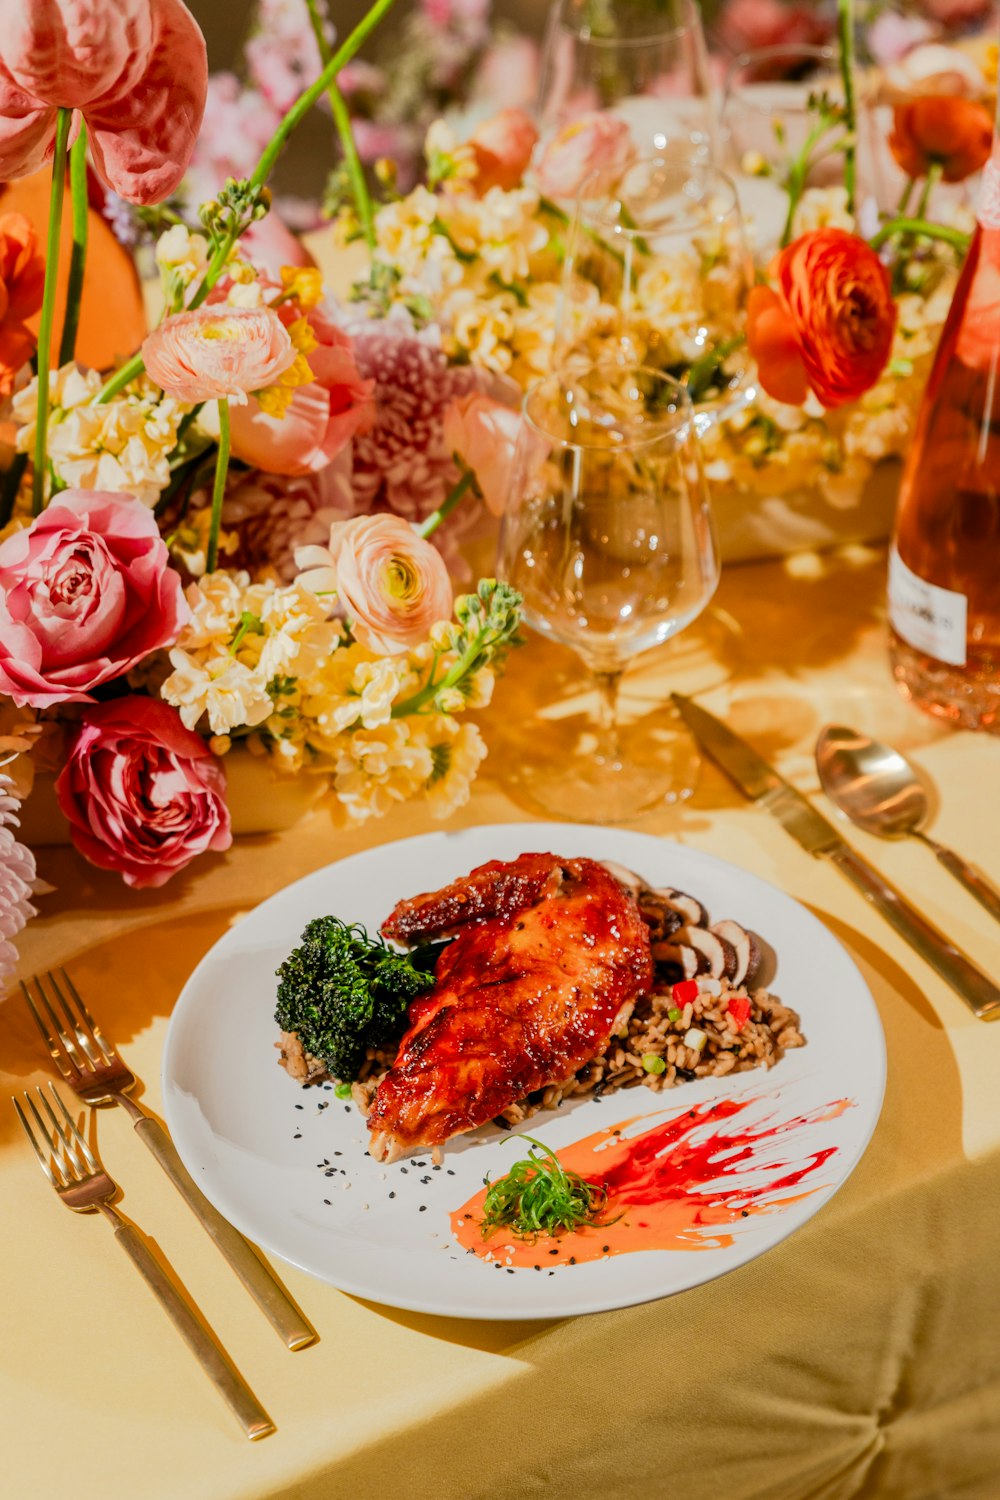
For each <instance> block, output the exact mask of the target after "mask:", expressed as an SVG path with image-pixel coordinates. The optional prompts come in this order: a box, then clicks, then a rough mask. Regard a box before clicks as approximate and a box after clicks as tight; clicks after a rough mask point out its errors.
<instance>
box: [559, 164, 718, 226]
mask: <svg viewBox="0 0 1000 1500" xmlns="http://www.w3.org/2000/svg"><path fill="white" fill-rule="evenodd" d="M650 162H663V164H664V165H665V166H670V165H672V163H671V161H670V158H669V157H668V156H667V155H666V154H665V153H664V152H663V151H655V152H650V153H649V154H648V155H644V156H637V157H636V158H635V159H634V160H633V161H630V162H629V163H628V165H627V166H626V167H623V168H622V171H621V173H620V175H619V177H618V178H617V179H616V182H618V183H620V182H621V180H622V178H623V177H625V175H626V174H627V173H628V172H631V171H632V170H633V168H635V167H642V166H644V165H646V164H647V163H650ZM692 167H693V169H694V171H696V172H698V171H700V172H701V173H702V175H703V176H704V177H705V178H711V180H712V182H713V183H716V184H718V185H719V186H720V187H721V188H722V190H723V192H724V193H725V196H726V197H727V198H728V200H729V201H728V203H727V204H726V205H725V207H724V208H722V209H720V210H719V211H717V212H712V211H708V212H707V213H705V214H701V215H699V214H698V213H697V212H696V206H697V203H698V202H700V203H702V204H704V200H703V199H700V200H697V201H696V202H693V203H692V210H691V212H690V213H687V214H684V215H683V216H671V217H670V219H669V220H665V221H663V223H662V224H646V225H638V224H636V225H629V224H623V223H622V222H621V220H620V219H619V218H613V217H611V216H610V215H606V214H602V213H600V212H599V211H589V210H588V209H587V206H586V205H587V204H588V203H601V202H603V203H608V202H610V200H611V199H612V197H613V194H614V191H615V190H614V188H611V189H609V190H608V191H606V192H603V193H597V194H595V195H594V196H593V197H592V198H588V197H587V196H586V194H587V184H588V183H590V182H598V181H600V180H601V178H603V177H606V176H607V168H606V167H605V168H601V167H598V168H597V170H596V171H594V172H591V174H590V175H589V177H585V178H584V180H583V182H582V183H581V185H580V191H579V193H578V195H577V200H576V214H577V216H578V217H579V218H580V219H582V220H584V221H585V222H586V223H587V224H589V225H595V224H597V225H600V226H601V228H603V229H608V230H613V231H614V233H615V234H617V235H619V236H620V237H621V238H622V239H630V240H644V239H648V238H649V237H650V236H651V235H653V236H655V235H656V234H658V233H660V234H663V233H666V232H668V230H669V231H670V232H674V231H682V230H684V229H686V228H689V227H690V228H698V227H699V226H700V225H702V224H704V222H705V218H706V217H709V218H711V220H712V221H713V222H714V223H717V224H718V223H721V222H722V221H723V220H725V219H729V218H731V217H732V216H733V215H735V216H736V218H737V219H738V220H739V222H740V226H741V232H742V222H743V214H742V211H741V209H740V200H739V194H738V193H737V191H736V184H735V182H734V181H733V179H732V178H731V177H730V176H729V175H728V173H726V172H723V171H722V170H721V169H720V168H719V167H717V166H716V165H715V164H714V162H712V161H710V160H709V159H708V158H707V157H705V158H704V159H699V160H698V161H696V162H694V163H692Z"/></svg>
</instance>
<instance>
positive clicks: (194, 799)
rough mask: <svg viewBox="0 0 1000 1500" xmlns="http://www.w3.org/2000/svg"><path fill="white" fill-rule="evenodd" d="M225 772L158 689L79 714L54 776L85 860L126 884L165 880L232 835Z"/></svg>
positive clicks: (225, 844)
mask: <svg viewBox="0 0 1000 1500" xmlns="http://www.w3.org/2000/svg"><path fill="white" fill-rule="evenodd" d="M225 794H226V778H225V774H224V772H223V770H222V767H221V765H220V764H219V762H218V760H217V759H216V757H215V756H214V755H213V754H212V752H211V751H210V750H209V748H208V746H207V745H206V744H205V741H204V740H203V739H201V738H200V736H198V735H197V734H192V732H191V731H190V730H188V729H185V728H184V725H183V724H182V723H181V721H180V716H179V715H178V713H177V711H176V709H173V708H171V707H170V705H169V704H167V703H162V702H160V700H159V699H158V698H140V697H133V698H115V699H113V700H112V701H111V702H108V703H100V704H97V705H96V707H94V708H91V709H88V710H87V712H86V713H85V714H84V716H83V719H82V721H81V723H80V726H79V728H78V730H77V732H76V734H75V736H74V738H73V741H72V744H71V746H70V751H69V757H68V759H67V761H66V765H65V767H64V768H63V771H62V772H61V774H60V776H59V779H58V780H57V782H56V795H57V797H58V798H59V806H60V807H61V808H62V810H63V813H64V815H65V816H66V817H67V818H68V819H69V823H70V833H71V836H72V839H73V843H74V845H75V846H76V848H77V849H78V851H79V852H80V853H81V854H82V855H83V857H84V859H88V860H89V861H90V863H91V864H94V865H99V866H100V868H101V869H104V870H117V871H118V873H119V874H120V875H121V877H122V879H123V880H124V881H125V883H126V884H127V885H131V886H136V887H138V888H141V887H143V886H157V885H163V884H164V882H165V881H167V880H169V879H170V877H171V875H175V874H176V873H177V871H178V870H182V869H183V868H184V866H185V865H186V864H188V863H189V862H190V861H191V860H192V859H194V858H195V856H196V855H198V854H203V853H204V852H205V850H206V849H215V850H222V849H228V848H229V846H230V844H231V843H232V841H233V840H232V833H231V832H230V827H229V809H228V808H227V807H226V795H225Z"/></svg>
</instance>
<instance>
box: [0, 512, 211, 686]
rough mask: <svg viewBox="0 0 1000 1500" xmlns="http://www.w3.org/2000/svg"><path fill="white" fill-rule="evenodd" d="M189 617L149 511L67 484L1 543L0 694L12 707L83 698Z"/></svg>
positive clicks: (172, 635) (165, 640)
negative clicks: (43, 508)
mask: <svg viewBox="0 0 1000 1500" xmlns="http://www.w3.org/2000/svg"><path fill="white" fill-rule="evenodd" d="M188 616H189V610H188V607H187V604H186V603H185V601H184V594H183V590H182V588H181V580H180V577H179V576H178V574H177V573H176V572H175V571H174V570H173V568H171V567H170V565H169V559H168V555H167V549H166V547H165V546H164V544H163V541H162V539H161V537H160V533H159V531H158V530H157V527H156V520H155V518H154V516H153V514H152V512H151V511H149V510H147V509H146V507H145V506H144V505H140V504H139V503H138V501H136V500H134V499H132V497H131V496H125V495H112V494H105V493H103V492H102V491H100V490H64V491H63V492H62V494H60V495H58V496H57V497H56V498H55V499H54V500H53V501H52V504H51V505H50V506H49V507H48V509H47V510H44V511H43V512H42V514H41V515H40V516H38V517H37V518H36V519H35V520H34V521H33V522H32V523H31V525H30V526H29V527H28V528H27V529H26V530H25V531H16V532H14V534H13V535H12V536H9V537H8V538H7V540H6V541H5V542H4V543H3V544H2V545H0V693H4V694H6V695H7V696H8V697H10V698H13V700H14V702H15V703H16V704H17V706H18V707H19V708H23V707H24V706H25V705H26V704H28V705H30V706H31V707H32V708H49V707H51V705H52V704H54V703H90V702H92V701H93V699H92V692H93V689H94V688H96V687H98V686H99V685H100V684H101V683H102V682H108V681H110V679H111V678H113V677H120V676H121V675H122V673H123V672H127V671H128V670H129V669H130V668H131V667H134V666H135V664H136V663H137V662H138V661H141V659H142V658H143V657H144V656H147V655H148V654H149V652H150V651H156V650H158V649H159V648H160V647H161V646H169V645H171V644H172V643H173V641H174V640H176V638H177V635H178V632H179V630H180V627H181V626H182V625H183V624H184V623H185V621H186V620H187V619H188Z"/></svg>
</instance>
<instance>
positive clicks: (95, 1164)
mask: <svg viewBox="0 0 1000 1500" xmlns="http://www.w3.org/2000/svg"><path fill="white" fill-rule="evenodd" d="M49 1089H50V1090H51V1092H52V1097H53V1098H54V1099H55V1101H56V1103H57V1104H58V1106H59V1108H60V1109H61V1110H62V1113H63V1118H64V1119H65V1121H66V1124H67V1125H68V1126H69V1128H70V1130H71V1132H72V1134H73V1138H74V1140H75V1141H76V1144H77V1145H78V1146H79V1148H80V1152H81V1155H82V1156H83V1159H84V1161H85V1162H86V1163H87V1166H88V1167H89V1169H90V1171H91V1172H99V1171H100V1170H101V1164H100V1162H99V1161H98V1160H97V1157H96V1156H95V1155H94V1153H93V1151H91V1149H90V1147H89V1146H88V1145H87V1141H86V1138H85V1137H84V1136H83V1135H82V1134H81V1133H80V1131H79V1130H78V1129H77V1126H76V1121H75V1120H74V1119H73V1116H72V1115H71V1114H70V1112H69V1110H68V1109H67V1108H66V1106H65V1104H64V1103H63V1099H62V1095H61V1094H60V1092H59V1090H58V1089H57V1088H56V1086H55V1084H54V1083H50V1084H49ZM59 1133H60V1135H61V1136H62V1137H63V1139H64V1140H65V1139H66V1133H65V1131H64V1130H63V1129H62V1128H61V1127H60V1131H59Z"/></svg>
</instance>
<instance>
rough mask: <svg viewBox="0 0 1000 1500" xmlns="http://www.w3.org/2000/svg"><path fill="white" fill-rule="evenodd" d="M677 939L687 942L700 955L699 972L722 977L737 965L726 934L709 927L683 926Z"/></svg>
mask: <svg viewBox="0 0 1000 1500" xmlns="http://www.w3.org/2000/svg"><path fill="white" fill-rule="evenodd" d="M677 941H678V942H679V943H687V944H688V945H689V946H690V947H692V948H693V949H694V950H695V952H696V953H697V954H698V955H699V960H700V961H699V965H698V973H699V974H708V975H710V976H711V977H712V979H721V978H722V977H723V975H724V974H727V973H728V971H729V970H730V969H731V968H735V967H736V957H735V954H734V953H733V950H732V946H731V944H730V943H729V942H728V941H727V939H726V937H725V935H724V934H720V933H718V932H713V931H710V930H709V929H708V928H707V927H682V928H681V929H680V931H679V932H678V933H677Z"/></svg>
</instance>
